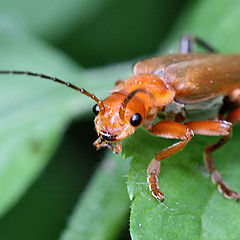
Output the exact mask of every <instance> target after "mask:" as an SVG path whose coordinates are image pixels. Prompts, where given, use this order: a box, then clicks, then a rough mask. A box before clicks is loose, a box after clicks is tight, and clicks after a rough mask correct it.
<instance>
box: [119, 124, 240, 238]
mask: <svg viewBox="0 0 240 240" xmlns="http://www.w3.org/2000/svg"><path fill="white" fill-rule="evenodd" d="M234 130H235V131H234V137H233V138H232V139H231V141H230V142H229V143H228V144H227V145H226V146H225V147H224V148H222V149H220V150H218V151H217V152H216V153H215V154H214V156H215V159H216V165H217V167H218V168H219V170H220V172H221V173H222V175H223V178H224V179H225V180H226V182H227V183H228V184H229V186H231V187H232V188H233V189H235V190H238V189H240V182H239V181H238V178H239V168H240V167H239V157H238V156H239V138H240V134H239V130H240V128H239V127H238V128H235V129H234ZM214 139H215V140H216V138H209V137H202V136H201V137H199V136H196V137H194V139H193V140H192V141H191V142H190V143H189V144H188V146H187V147H185V148H184V150H183V151H181V152H179V153H177V154H176V155H174V156H172V157H169V158H168V159H166V160H164V161H163V162H162V164H161V173H160V176H159V184H160V190H161V191H162V192H163V193H164V194H165V201H164V204H161V203H160V202H158V201H157V200H156V199H155V198H153V197H152V195H151V193H150V191H149V188H148V184H147V180H146V179H147V166H148V164H149V163H150V161H151V160H152V159H153V158H154V154H155V153H156V152H159V151H160V150H161V149H163V148H164V147H167V146H169V145H171V144H173V142H175V141H173V140H166V139H161V138H158V137H155V136H152V135H150V134H148V133H147V132H146V131H143V130H142V129H140V130H138V131H137V132H136V133H135V134H134V135H133V136H132V137H131V138H130V139H129V140H126V141H125V142H124V148H123V154H124V157H132V160H131V162H130V170H129V178H128V191H129V195H130V198H131V199H132V200H133V203H132V209H131V218H130V221H131V225H130V231H131V236H132V239H189V236H191V239H239V237H240V230H239V227H238V226H239V224H240V217H239V216H240V208H239V204H238V203H236V202H235V201H233V200H232V201H231V200H227V199H226V198H224V197H223V195H222V194H220V193H219V192H218V191H217V188H216V186H214V185H213V184H212V182H211V180H210V177H209V175H208V174H207V173H206V171H205V169H204V166H203V146H205V145H206V144H208V143H211V142H213V141H214ZM143 142H144V145H143ZM139 146H142V147H141V148H139ZM223 156H224V157H223Z"/></svg>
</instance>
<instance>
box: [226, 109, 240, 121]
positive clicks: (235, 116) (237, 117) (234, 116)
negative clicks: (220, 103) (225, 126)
mask: <svg viewBox="0 0 240 240" xmlns="http://www.w3.org/2000/svg"><path fill="white" fill-rule="evenodd" d="M227 121H229V122H231V123H239V122H240V107H238V108H236V109H234V110H233V111H232V112H230V113H229V115H228V117H227Z"/></svg>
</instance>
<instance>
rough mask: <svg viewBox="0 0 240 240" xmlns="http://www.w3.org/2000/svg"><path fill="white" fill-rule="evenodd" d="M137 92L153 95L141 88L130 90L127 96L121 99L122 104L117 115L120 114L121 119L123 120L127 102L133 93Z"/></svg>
mask: <svg viewBox="0 0 240 240" xmlns="http://www.w3.org/2000/svg"><path fill="white" fill-rule="evenodd" d="M138 92H142V93H145V94H147V95H151V97H153V95H152V94H151V93H150V92H148V91H146V90H144V89H142V88H138V89H136V90H134V91H132V92H131V93H129V94H128V96H127V97H126V98H125V99H124V100H123V102H122V105H121V107H120V110H119V115H120V118H121V120H124V114H125V111H126V107H127V104H128V103H129V102H130V100H131V99H132V98H133V97H134V95H135V94H136V93H138Z"/></svg>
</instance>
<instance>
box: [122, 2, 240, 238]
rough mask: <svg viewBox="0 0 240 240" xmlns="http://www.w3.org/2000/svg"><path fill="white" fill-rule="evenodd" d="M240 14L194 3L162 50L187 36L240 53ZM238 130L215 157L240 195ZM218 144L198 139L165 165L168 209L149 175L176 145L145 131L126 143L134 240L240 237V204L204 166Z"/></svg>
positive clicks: (235, 5) (238, 6)
mask: <svg viewBox="0 0 240 240" xmlns="http://www.w3.org/2000/svg"><path fill="white" fill-rule="evenodd" d="M239 11H240V3H239V2H238V1H229V0H222V1H216V0H214V1H207V0H204V1H198V2H192V3H191V5H189V6H188V9H186V11H185V12H184V14H182V17H181V18H180V19H179V21H178V24H176V26H175V27H174V31H173V32H172V34H171V35H170V36H169V37H168V39H167V41H166V42H165V44H162V45H161V48H160V51H161V52H163V51H165V52H167V50H168V51H169V52H171V53H173V52H177V51H178V47H179V40H180V36H181V35H183V34H184V33H188V34H195V35H197V36H199V37H201V38H203V39H205V40H206V41H207V42H209V43H210V44H211V45H213V46H214V47H216V48H217V49H219V50H221V49H222V50H223V51H224V52H230V51H232V52H236V51H239V39H240V31H239V28H238V26H237V24H238V19H239ZM234 130H235V131H234V138H233V139H232V140H231V141H230V142H229V143H228V144H227V146H225V147H224V148H222V149H221V150H219V151H217V152H216V153H215V154H214V156H215V158H216V164H217V167H218V168H219V170H220V172H222V175H223V177H224V179H225V180H226V182H227V183H228V184H229V185H230V186H231V188H233V189H235V190H238V191H239V189H240V184H239V181H238V178H239V172H240V165H239V153H238V151H239V138H240V135H239V127H238V128H236V129H234ZM213 141H214V138H210V137H195V138H194V139H193V140H192V141H191V143H190V144H189V145H188V146H187V147H186V148H185V149H184V150H183V151H182V152H180V153H178V154H176V155H174V156H172V157H170V158H169V159H167V160H164V161H163V164H162V166H161V174H160V176H159V180H160V188H161V191H163V192H164V193H165V197H166V200H165V204H166V206H165V205H162V204H160V203H159V202H157V201H156V200H155V199H154V198H153V197H152V196H151V194H150V192H149V190H148V185H147V181H146V178H147V172H146V170H147V166H148V164H149V163H150V161H151V160H152V159H153V158H154V154H155V153H157V152H159V151H160V150H161V149H163V148H164V147H167V146H169V145H171V144H172V143H173V142H174V141H171V140H164V139H158V138H156V137H153V136H149V135H147V133H145V132H143V131H141V130H140V131H139V132H137V133H135V135H134V136H133V137H132V138H131V139H130V140H126V141H125V147H124V148H123V156H126V157H133V159H132V161H131V164H130V170H129V180H128V188H129V195H130V198H131V199H133V204H132V210H131V220H130V231H131V236H132V238H133V239H166V240H167V239H189V238H191V239H211V240H212V239H239V238H240V231H239V227H238V226H239V224H240V217H239V216H240V209H239V206H238V204H236V202H235V201H230V200H227V199H225V198H224V197H223V196H222V195H220V194H219V193H218V191H217V189H216V187H214V186H213V185H212V183H211V181H210V178H209V177H208V176H207V175H206V173H205V171H204V170H202V168H203V167H201V168H199V167H198V164H201V166H202V165H203V163H202V159H203V147H204V146H205V145H206V144H207V143H210V142H213ZM143 142H144V145H143ZM139 146H142V147H141V148H139Z"/></svg>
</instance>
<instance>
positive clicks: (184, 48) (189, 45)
mask: <svg viewBox="0 0 240 240" xmlns="http://www.w3.org/2000/svg"><path fill="white" fill-rule="evenodd" d="M194 43H197V44H198V45H199V46H201V47H203V48H204V49H206V50H207V51H208V52H211V53H216V52H217V51H216V50H215V49H214V48H213V47H211V46H210V45H209V44H208V43H206V42H205V41H203V40H202V39H200V38H198V37H196V36H194V35H184V36H183V37H182V39H181V47H180V52H181V53H183V54H185V53H192V52H194V51H193V44H194Z"/></svg>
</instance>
